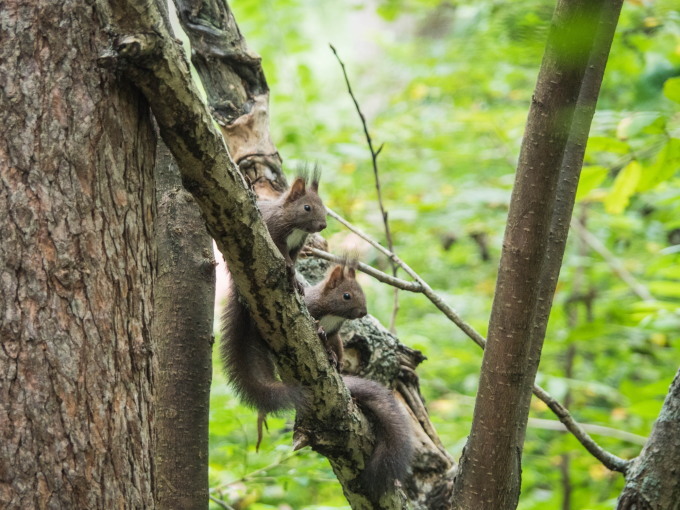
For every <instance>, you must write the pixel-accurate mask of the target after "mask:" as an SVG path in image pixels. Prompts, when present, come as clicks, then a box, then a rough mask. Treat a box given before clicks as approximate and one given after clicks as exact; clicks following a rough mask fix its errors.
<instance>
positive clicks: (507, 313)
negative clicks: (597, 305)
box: [454, 0, 617, 510]
mask: <svg viewBox="0 0 680 510" xmlns="http://www.w3.org/2000/svg"><path fill="white" fill-rule="evenodd" d="M605 3H606V0H600V1H589V0H575V1H567V0H560V1H558V3H557V7H556V10H555V14H554V17H553V22H552V26H551V30H550V34H549V37H548V43H547V46H546V51H545V55H544V58H543V63H542V66H541V71H540V73H539V76H538V81H537V84H536V90H535V92H534V96H533V98H532V105H531V109H530V111H529V119H528V121H527V128H526V132H525V135H524V140H523V143H522V149H521V152H520V159H519V166H518V169H517V175H516V178H515V185H514V188H513V192H512V198H511V202H510V211H509V213H508V223H507V228H506V231H505V238H504V241H503V252H502V254H501V261H500V267H499V275H498V281H497V283H496V294H495V296H494V303H493V308H492V312H491V319H490V323H489V338H488V342H487V346H486V349H485V351H484V358H483V361H482V372H481V377H480V381H479V391H478V394H477V399H476V405H475V413H474V419H473V424H472V430H471V433H470V438H469V440H468V443H467V446H466V448H465V450H464V452H463V456H462V458H461V463H460V472H459V475H458V477H457V479H456V486H455V489H454V504H455V507H456V508H483V509H493V510H497V509H506V508H507V509H511V508H515V507H516V506H517V502H518V500H519V490H520V482H521V479H520V474H521V457H522V455H521V453H522V448H523V442H524V433H525V429H526V423H527V417H528V402H529V399H530V393H531V390H532V385H533V382H534V377H535V369H536V367H537V366H538V359H534V360H533V361H531V358H532V356H536V358H538V357H540V350H541V346H542V342H543V338H544V335H545V322H547V318H548V314H549V310H550V301H551V298H552V296H543V295H541V294H540V292H539V289H540V288H541V285H542V284H541V279H543V280H544V279H545V278H554V279H555V280H556V278H557V273H558V272H559V271H558V270H559V266H557V267H556V266H550V265H549V263H548V262H547V253H548V235H549V232H550V227H551V222H552V221H553V217H554V210H555V204H556V202H557V203H559V202H560V201H562V200H564V201H565V203H567V204H572V203H573V197H572V198H569V197H562V196H559V197H558V196H557V193H556V191H557V189H558V177H560V173H561V165H562V162H563V160H564V159H565V155H566V148H567V145H568V144H567V142H568V140H569V136H570V133H571V132H572V125H573V123H574V111H575V107H576V104H577V100H578V99H579V94H580V91H581V88H582V82H583V78H584V75H585V72H586V69H587V67H588V64H589V60H590V59H591V55H592V54H593V46H594V41H595V38H596V34H597V30H596V29H597V23H598V20H599V17H600V12H601V8H602V6H603V5H604V4H605ZM616 19H617V18H616V17H615V18H614V20H616ZM614 26H615V21H614ZM611 36H613V30H612V31H611V32H610V35H609V37H610V39H611ZM608 46H609V45H608V44H607V47H608ZM605 62H606V59H604V61H602V62H601V65H602V68H604V63H605ZM588 124H589V120H588V122H587V123H586V125H588ZM586 133H587V130H586ZM581 158H582V156H581ZM579 159H580V158H578V159H576V160H574V161H572V164H577V165H579V166H580V161H579ZM571 177H572V178H573V176H571ZM577 183H578V173H577V174H576V176H575V179H573V182H572V185H573V190H575V188H576V184H577ZM560 189H565V188H560ZM565 216H566V217H565V218H563V221H567V224H568V219H569V217H570V216H571V207H569V208H568V210H567V211H566V214H565ZM563 234H564V236H565V237H566V230H565V231H564V232H563ZM554 242H556V243H557V244H560V245H561V246H556V247H553V248H554V249H551V255H552V256H553V257H555V256H557V257H559V258H560V259H561V256H562V253H563V251H564V242H563V240H562V241H559V242H557V241H554ZM548 267H549V268H550V269H551V271H544V268H548ZM549 288H550V285H545V286H543V290H544V291H545V289H549Z"/></svg>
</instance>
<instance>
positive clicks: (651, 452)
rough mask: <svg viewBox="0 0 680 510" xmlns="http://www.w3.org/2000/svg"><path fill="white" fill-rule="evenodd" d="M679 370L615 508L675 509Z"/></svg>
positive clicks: (678, 495) (679, 490)
mask: <svg viewBox="0 0 680 510" xmlns="http://www.w3.org/2000/svg"><path fill="white" fill-rule="evenodd" d="M678 458H680V370H678V372H677V373H676V374H675V379H673V382H672V384H671V387H670V388H669V390H668V395H666V399H665V400H664V403H663V407H662V408H661V412H660V413H659V418H658V419H657V420H656V423H654V428H653V429H652V433H651V435H650V436H649V440H648V441H647V444H646V445H645V447H644V448H643V449H642V453H640V456H639V457H637V458H636V459H635V461H634V462H633V464H632V465H631V467H630V469H629V471H628V474H627V476H626V485H625V487H624V488H623V492H622V493H621V497H620V498H619V504H618V506H617V510H636V509H643V510H647V509H652V508H655V509H662V508H667V509H677V508H678V502H679V501H680V477H679V476H678Z"/></svg>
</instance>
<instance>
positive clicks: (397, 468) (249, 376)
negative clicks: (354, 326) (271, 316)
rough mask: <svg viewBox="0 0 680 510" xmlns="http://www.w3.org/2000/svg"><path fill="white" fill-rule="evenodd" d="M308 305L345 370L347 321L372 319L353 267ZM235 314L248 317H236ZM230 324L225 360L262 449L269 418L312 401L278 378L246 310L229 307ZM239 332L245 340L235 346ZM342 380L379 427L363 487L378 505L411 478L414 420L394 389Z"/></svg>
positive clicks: (332, 277)
mask: <svg viewBox="0 0 680 510" xmlns="http://www.w3.org/2000/svg"><path fill="white" fill-rule="evenodd" d="M304 299H305V304H306V305H307V308H308V310H309V312H310V314H311V315H312V317H313V318H314V319H316V320H317V321H318V323H319V325H320V328H319V337H320V338H321V340H322V342H323V343H324V347H325V348H326V351H327V353H328V357H329V360H330V361H331V363H332V364H333V365H334V366H336V367H337V368H338V369H341V368H342V362H343V347H342V341H341V339H340V335H339V331H340V328H341V327H342V324H343V322H344V321H345V320H348V319H358V318H361V317H364V316H365V315H366V313H367V312H366V297H365V296H364V293H363V290H362V289H361V286H360V285H359V283H358V282H357V281H356V272H355V269H354V267H353V265H352V263H351V262H345V263H344V264H341V265H337V266H335V267H333V268H331V270H330V271H329V272H328V274H327V276H326V277H325V278H324V279H323V280H322V281H321V282H319V283H318V284H316V285H314V286H311V287H307V288H306V289H305V293H304ZM234 311H236V312H240V313H241V314H242V315H240V316H238V315H235V314H234V313H233V312H234ZM224 321H225V322H224V323H223V328H224V329H223V338H226V340H227V342H225V340H223V342H222V358H223V361H224V364H225V366H226V367H227V369H228V371H229V375H230V379H231V383H232V385H233V386H234V388H235V389H236V392H237V394H238V395H239V397H241V400H242V401H243V402H244V403H246V404H247V405H250V406H251V407H254V408H256V409H257V410H258V411H259V413H260V415H259V419H258V445H259V443H260V440H261V423H262V420H263V415H264V414H266V413H270V412H276V411H281V410H283V409H291V408H298V409H299V408H302V407H304V405H305V400H306V397H305V394H304V393H303V391H302V388H301V387H299V386H296V385H291V384H286V383H284V382H282V381H280V380H278V379H277V378H276V370H275V367H274V362H273V359H272V355H271V352H270V351H269V349H268V347H267V346H266V343H265V342H264V339H262V337H261V336H260V335H259V333H258V331H257V329H256V328H255V326H254V324H253V323H252V321H251V320H249V317H248V316H247V311H245V309H244V308H243V306H242V305H241V306H228V307H227V310H226V312H225V314H224ZM230 321H232V322H230ZM237 332H238V333H239V336H240V339H239V340H237V341H234V338H233V336H234V335H235V334H236V333H237ZM227 334H230V335H231V337H228V336H226V335H227ZM342 378H343V380H344V382H345V384H346V385H347V388H348V389H349V391H350V394H351V395H352V398H353V399H354V400H355V401H356V403H357V404H358V405H359V407H361V408H362V409H363V410H364V411H367V413H368V415H369V418H370V419H371V421H372V422H373V423H374V426H375V427H376V432H375V438H376V442H375V446H374V449H373V452H372V453H371V455H370V457H369V459H368V460H367V461H366V464H365V466H364V469H363V471H362V473H361V474H360V475H359V477H358V483H359V485H360V486H361V487H362V488H363V490H364V491H365V492H366V493H367V494H368V496H369V497H370V498H371V499H372V500H374V501H377V500H378V499H379V498H380V496H381V495H382V494H384V493H385V492H386V491H387V490H389V489H390V488H391V487H393V486H394V482H395V481H396V480H400V481H401V480H403V479H404V477H405V476H406V475H407V474H408V471H409V467H410V463H411V457H412V455H413V443H412V439H411V433H410V432H411V431H410V424H409V419H408V417H407V416H406V414H405V413H404V411H403V410H402V409H401V407H400V406H399V404H398V403H397V401H396V399H395V398H394V396H393V394H392V392H391V390H389V389H388V388H386V387H384V386H382V385H381V384H379V383H377V382H374V381H370V380H368V379H363V378H361V377H355V376H350V375H343V376H342Z"/></svg>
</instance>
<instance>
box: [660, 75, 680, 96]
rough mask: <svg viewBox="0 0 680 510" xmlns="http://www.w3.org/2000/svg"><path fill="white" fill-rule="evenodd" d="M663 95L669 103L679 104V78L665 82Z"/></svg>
mask: <svg viewBox="0 0 680 510" xmlns="http://www.w3.org/2000/svg"><path fill="white" fill-rule="evenodd" d="M663 95H664V96H666V97H667V98H668V99H670V100H671V101H675V102H676V103H680V76H679V77H676V78H669V79H668V80H666V83H664V84H663Z"/></svg>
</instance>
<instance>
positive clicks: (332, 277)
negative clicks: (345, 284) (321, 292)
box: [326, 266, 345, 289]
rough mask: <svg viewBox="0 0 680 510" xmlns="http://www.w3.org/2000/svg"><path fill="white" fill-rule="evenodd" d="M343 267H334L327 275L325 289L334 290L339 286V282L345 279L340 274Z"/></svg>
mask: <svg viewBox="0 0 680 510" xmlns="http://www.w3.org/2000/svg"><path fill="white" fill-rule="evenodd" d="M342 271H343V267H342V266H335V267H334V268H333V269H332V271H331V273H330V274H329V275H328V278H327V280H326V288H327V289H334V288H335V287H337V286H338V285H340V282H341V281H342V280H343V279H344V278H345V277H344V275H343V274H342Z"/></svg>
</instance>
